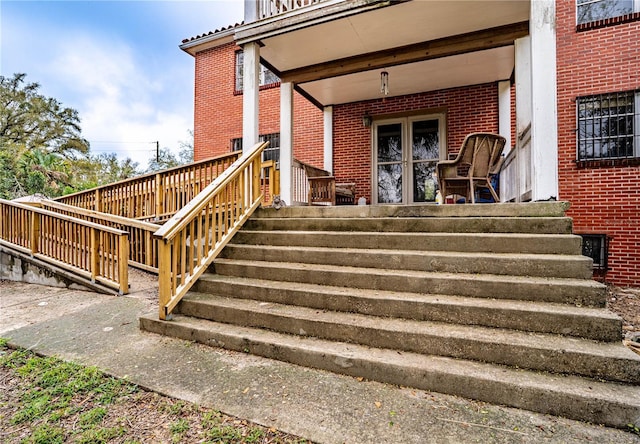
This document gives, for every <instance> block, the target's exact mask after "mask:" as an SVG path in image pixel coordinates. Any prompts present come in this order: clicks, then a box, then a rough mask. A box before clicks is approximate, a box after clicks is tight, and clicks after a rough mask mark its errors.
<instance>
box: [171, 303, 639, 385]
mask: <svg viewBox="0 0 640 444" xmlns="http://www.w3.org/2000/svg"><path fill="white" fill-rule="evenodd" d="M180 313H181V314H184V315H187V316H193V317H200V318H203V319H210V320H212V321H216V322H221V323H226V324H241V325H244V326H247V327H258V328H264V329H267V330H271V331H277V332H280V333H288V334H292V335H300V336H312V337H317V338H320V339H328V340H333V341H339V342H351V343H357V344H360V345H366V346H371V347H380V348H387V349H392V350H400V351H408V352H415V353H422V354H427V355H437V356H447V357H453V358H462V359H470V360H476V361H486V362H492V363H496V364H504V365H509V366H513V367H518V368H526V369H531V370H541V371H555V372H559V373H573V374H576V375H581V376H588V377H597V378H603V379H607V380H612V381H620V382H631V383H638V382H640V359H636V358H635V355H633V354H632V353H627V352H628V350H626V349H625V348H624V347H622V346H620V345H619V344H618V343H613V342H609V343H604V342H595V341H589V340H585V339H578V338H575V337H573V338H567V337H563V336H559V335H549V334H546V335H545V334H542V333H531V332H519V331H515V330H506V329H495V328H487V327H479V326H468V325H456V324H449V323H442V322H432V321H416V320H408V319H400V318H390V317H384V318H383V317H378V316H370V315H362V314H357V313H345V312H338V311H323V310H320V309H314V308H307V307H299V306H294V305H284V304H276V303H267V302H261V301H254V300H250V299H237V298H228V297H220V296H215V295H211V294H197V295H192V296H190V297H189V299H187V300H185V301H183V303H182V306H181V308H180Z"/></svg>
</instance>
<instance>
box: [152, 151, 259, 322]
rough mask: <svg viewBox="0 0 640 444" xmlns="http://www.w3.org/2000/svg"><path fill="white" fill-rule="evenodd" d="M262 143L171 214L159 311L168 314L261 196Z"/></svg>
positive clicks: (162, 252)
mask: <svg viewBox="0 0 640 444" xmlns="http://www.w3.org/2000/svg"><path fill="white" fill-rule="evenodd" d="M267 145H268V142H264V143H259V144H256V145H255V146H253V147H252V148H251V149H250V150H247V151H246V152H244V153H243V154H242V157H240V158H239V159H238V160H236V161H235V162H234V163H233V164H232V165H231V166H230V167H229V168H228V169H227V170H226V171H225V172H224V173H222V174H221V175H220V176H218V177H217V178H216V179H215V180H214V181H213V182H212V183H211V184H209V185H208V186H207V187H206V188H205V189H204V190H202V192H201V193H200V194H198V195H197V196H196V197H195V198H194V199H193V200H191V201H190V202H189V203H188V204H187V205H186V206H184V207H183V208H182V209H180V210H179V211H178V212H177V213H176V214H175V215H174V216H173V217H172V218H171V219H169V220H168V221H167V222H166V223H165V224H164V225H163V226H162V227H161V228H160V229H159V230H158V231H156V232H155V234H154V236H155V237H156V238H157V239H158V240H159V241H160V243H159V245H158V253H159V268H160V272H159V276H158V283H159V299H160V307H159V316H160V319H166V318H167V316H169V315H170V314H171V311H172V310H173V308H174V307H175V306H176V305H177V304H178V302H179V301H180V299H182V297H183V296H184V295H185V293H186V292H187V291H188V290H189V288H191V286H192V285H193V283H194V282H195V281H196V280H197V279H198V277H200V275H201V274H202V273H204V271H205V270H206V269H207V267H208V266H209V265H210V264H211V262H213V260H214V259H215V258H216V257H217V256H218V254H219V253H220V251H222V249H223V248H224V246H225V245H226V244H227V242H229V240H230V239H231V238H232V237H233V235H234V234H235V233H236V232H237V231H238V230H239V229H240V227H241V226H242V224H244V222H245V221H246V220H247V219H248V218H249V216H251V214H252V213H253V211H254V210H255V209H256V208H257V207H258V206H259V205H260V203H261V201H262V191H261V183H260V174H261V170H262V168H261V157H262V151H263V150H264V148H265V147H266V146H267Z"/></svg>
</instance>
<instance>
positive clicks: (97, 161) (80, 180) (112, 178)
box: [73, 153, 142, 190]
mask: <svg viewBox="0 0 640 444" xmlns="http://www.w3.org/2000/svg"><path fill="white" fill-rule="evenodd" d="M73 165H74V177H73V183H74V187H75V188H76V190H86V189H88V188H94V187H97V186H100V185H106V184H109V183H113V182H118V181H120V180H125V179H129V178H131V177H135V176H139V175H140V174H142V172H141V171H140V169H139V165H138V163H137V162H134V161H133V160H131V158H129V157H127V158H126V159H124V160H122V161H120V160H118V157H117V156H116V155H115V153H111V154H107V153H102V154H100V155H97V156H91V155H89V156H87V158H85V159H80V160H77V161H75V162H74V163H73Z"/></svg>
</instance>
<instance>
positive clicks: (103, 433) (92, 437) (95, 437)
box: [77, 427, 127, 444]
mask: <svg viewBox="0 0 640 444" xmlns="http://www.w3.org/2000/svg"><path fill="white" fill-rule="evenodd" d="M126 433H127V431H126V429H125V428H124V427H101V428H94V429H90V430H87V431H86V432H84V433H83V434H82V435H81V436H80V439H78V441H77V442H78V443H79V444H103V443H107V442H109V441H111V440H113V439H115V438H118V437H120V436H124V435H125V434H126Z"/></svg>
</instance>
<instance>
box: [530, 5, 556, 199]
mask: <svg viewBox="0 0 640 444" xmlns="http://www.w3.org/2000/svg"><path fill="white" fill-rule="evenodd" d="M555 11H556V8H555V0H536V1H532V2H531V18H530V22H529V33H530V35H531V105H532V109H531V161H532V167H533V169H532V171H531V187H532V190H531V191H532V195H531V199H532V200H534V201H535V200H546V199H549V198H551V197H554V198H556V199H557V198H558V112H557V103H558V101H557V83H556V23H555V16H556V15H555Z"/></svg>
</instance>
